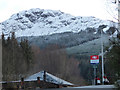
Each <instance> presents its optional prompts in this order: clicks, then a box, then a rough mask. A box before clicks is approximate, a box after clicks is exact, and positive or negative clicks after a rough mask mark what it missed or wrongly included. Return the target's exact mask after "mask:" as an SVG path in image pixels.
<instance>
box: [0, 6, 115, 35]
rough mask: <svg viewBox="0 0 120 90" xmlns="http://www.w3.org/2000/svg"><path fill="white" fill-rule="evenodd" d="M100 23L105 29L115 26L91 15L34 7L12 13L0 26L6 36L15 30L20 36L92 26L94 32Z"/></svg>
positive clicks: (74, 30)
mask: <svg viewBox="0 0 120 90" xmlns="http://www.w3.org/2000/svg"><path fill="white" fill-rule="evenodd" d="M100 25H106V29H107V30H108V29H109V27H117V24H116V23H114V22H111V21H105V20H100V19H98V18H95V17H92V16H91V17H80V16H77V17H75V16H72V15H70V14H66V13H64V12H61V11H55V10H54V11H53V10H44V9H39V8H35V9H30V10H26V11H21V12H19V13H17V14H14V15H12V16H11V17H10V18H9V19H8V20H6V21H4V22H2V23H0V28H1V29H2V32H3V33H4V34H5V36H6V37H7V36H9V35H10V32H15V34H16V37H21V36H43V35H51V34H53V33H63V32H73V33H78V32H80V31H84V30H86V29H88V28H94V29H95V31H94V33H96V32H97V28H98V27H99V26H100ZM107 30H105V31H107Z"/></svg>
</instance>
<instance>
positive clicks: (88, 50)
mask: <svg viewBox="0 0 120 90" xmlns="http://www.w3.org/2000/svg"><path fill="white" fill-rule="evenodd" d="M108 39H109V37H108V36H104V37H103V43H104V48H105V46H107V45H108V41H109V40H108ZM66 50H67V53H68V54H69V55H75V56H76V55H77V56H78V55H80V56H81V55H87V56H91V55H98V54H100V52H101V38H99V39H95V40H92V41H89V42H87V43H83V44H81V45H78V46H73V47H70V48H67V49H66Z"/></svg>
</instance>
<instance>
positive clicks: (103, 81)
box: [101, 29, 104, 85]
mask: <svg viewBox="0 0 120 90" xmlns="http://www.w3.org/2000/svg"><path fill="white" fill-rule="evenodd" d="M102 38H103V35H102V29H101V54H102V55H101V56H102V84H103V85H104V60H103V39H102Z"/></svg>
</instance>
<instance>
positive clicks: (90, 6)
mask: <svg viewBox="0 0 120 90" xmlns="http://www.w3.org/2000/svg"><path fill="white" fill-rule="evenodd" d="M104 2H105V0H0V22H2V21H4V20H7V19H8V18H9V17H10V16H11V15H12V14H14V13H18V12H19V11H22V10H29V9H31V8H41V9H51V10H61V11H62V12H65V13H69V14H71V15H74V16H95V17H98V18H101V19H112V17H111V16H110V15H109V14H108V13H107V11H106V10H105V3H104Z"/></svg>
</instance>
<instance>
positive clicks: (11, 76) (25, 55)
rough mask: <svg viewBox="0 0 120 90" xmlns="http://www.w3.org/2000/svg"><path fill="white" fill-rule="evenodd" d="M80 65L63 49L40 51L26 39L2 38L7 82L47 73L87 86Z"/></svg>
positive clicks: (54, 47) (48, 47) (12, 36)
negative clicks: (40, 72)
mask: <svg viewBox="0 0 120 90" xmlns="http://www.w3.org/2000/svg"><path fill="white" fill-rule="evenodd" d="M79 65H80V62H79V61H78V60H76V59H75V58H74V57H69V56H68V55H67V53H66V51H65V49H63V48H62V49H61V46H59V45H56V44H54V45H48V46H47V47H46V48H43V49H40V48H39V47H38V46H36V45H29V42H28V40H26V39H24V40H21V41H20V42H18V41H17V39H16V38H15V33H14V32H13V33H12V35H11V37H8V38H7V39H5V37H4V34H2V74H3V81H11V80H12V81H14V80H19V79H20V78H21V77H27V76H30V75H32V74H34V73H37V72H39V71H41V70H45V71H47V72H49V73H52V74H53V75H55V76H58V77H60V78H62V79H64V80H67V81H70V82H72V83H74V84H80V85H84V84H85V80H84V79H83V77H82V76H81V74H80V68H79ZM83 82H84V83H83Z"/></svg>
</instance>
